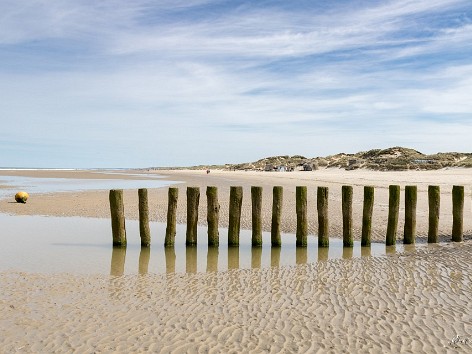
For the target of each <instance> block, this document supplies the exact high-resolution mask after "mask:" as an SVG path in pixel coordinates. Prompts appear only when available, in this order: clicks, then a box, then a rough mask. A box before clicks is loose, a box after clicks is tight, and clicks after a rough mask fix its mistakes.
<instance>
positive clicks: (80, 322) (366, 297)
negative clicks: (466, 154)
mask: <svg viewBox="0 0 472 354" xmlns="http://www.w3.org/2000/svg"><path fill="white" fill-rule="evenodd" d="M318 172H319V173H318ZM31 173H34V172H31ZM165 174H167V175H168V178H169V179H171V180H180V181H184V182H186V183H187V184H181V185H179V186H180V188H181V190H180V204H179V220H180V221H181V222H182V221H184V220H185V212H184V210H185V208H184V206H185V204H184V202H185V198H184V196H185V186H186V185H197V186H201V187H202V188H203V187H204V186H206V185H217V186H219V187H220V200H221V212H222V216H221V223H222V226H224V225H225V223H227V199H228V194H229V186H230V185H242V186H243V187H244V192H245V199H244V200H245V203H249V201H250V198H249V195H250V194H249V188H250V186H251V185H261V186H263V187H264V191H265V192H264V227H265V228H266V229H267V228H268V225H270V224H269V223H270V210H271V192H272V186H273V185H282V186H284V194H285V195H284V197H285V199H284V212H283V215H284V219H283V228H284V230H289V231H288V232H293V229H292V227H293V225H294V220H293V219H294V216H295V212H294V197H293V195H294V191H295V186H296V185H307V186H308V190H309V196H310V197H309V213H310V217H311V219H310V232H311V233H313V234H314V233H316V216H315V213H316V211H315V210H316V209H315V201H316V186H319V185H323V186H328V187H329V188H330V217H331V228H330V231H331V233H332V236H335V237H336V236H338V237H339V236H340V235H341V232H340V230H341V228H340V227H342V225H341V224H340V217H341V211H340V200H341V199H340V190H341V185H342V184H351V185H354V188H355V189H354V200H355V208H354V218H355V220H356V222H357V223H358V222H359V220H357V219H359V215H360V214H359V213H361V212H362V210H361V209H360V210H358V209H359V206H360V205H362V186H363V185H367V184H371V185H375V186H376V187H377V189H376V207H375V210H374V215H375V222H374V225H376V229H375V233H374V235H375V239H378V240H381V241H384V234H383V232H384V226H382V225H383V224H384V221H385V220H386V210H387V207H388V202H387V201H388V191H387V186H388V185H389V184H400V185H401V186H402V187H404V185H406V184H416V185H418V188H419V193H418V231H419V233H420V235H421V234H422V233H424V227H425V225H426V222H427V206H426V207H425V205H424V204H422V203H425V201H426V200H427V199H426V198H425V191H426V188H427V185H428V184H438V185H440V186H441V189H442V194H441V197H442V202H441V211H442V214H441V219H440V228H441V232H442V233H443V238H444V239H449V238H450V237H449V236H448V235H449V234H450V227H451V221H452V216H451V212H450V208H451V203H450V199H451V197H450V196H451V195H450V193H451V191H450V190H451V188H450V187H452V185H453V184H462V185H466V186H467V187H466V195H467V197H466V198H467V199H466V203H465V210H464V212H465V215H466V217H465V222H466V224H465V225H466V228H465V229H466V234H467V235H469V234H470V231H469V230H470V229H471V226H470V222H471V220H470V219H471V218H470V215H471V214H470V213H471V209H470V187H468V186H469V184H468V183H470V181H471V180H472V179H471V178H470V177H471V176H472V171H470V172H469V171H468V170H451V171H434V172H424V173H423V172H421V173H419V172H418V173H417V172H405V173H382V172H372V173H371V172H366V171H351V172H345V171H339V170H336V171H316V172H313V173H302V172H296V173H295V172H294V173H293V174H292V173H256V172H217V171H212V172H211V173H210V175H206V174H205V173H204V172H202V171H197V172H195V171H192V172H187V171H175V172H174V171H172V172H165ZM72 175H73V176H74V177H73V178H77V177H78V176H80V172H76V173H73V174H72ZM166 193H167V188H163V189H162V190H152V191H150V198H151V199H150V200H151V201H152V202H151V203H150V207H151V210H152V212H153V218H154V220H163V217H164V216H165V209H166V205H167V197H166ZM136 194H137V192H136V191H128V192H126V193H125V203H126V212H127V217H128V218H133V217H136V216H137V195H136ZM204 199H205V198H204V190H202V203H201V209H202V210H201V211H202V213H201V216H200V220H202V221H203V222H204V220H205V217H204V211H205V209H206V206H205V204H204ZM402 202H403V198H402ZM248 205H249V204H246V206H245V208H244V209H245V210H246V211H247V213H244V214H243V220H242V222H243V227H244V228H250V223H249V222H250V208H248V207H247V206H248ZM108 207H109V206H108V192H107V191H103V192H85V193H82V192H74V193H61V194H55V195H37V196H36V195H34V196H31V199H30V200H29V201H28V203H27V204H25V205H22V204H16V203H9V202H8V201H6V200H1V201H0V211H1V212H3V213H11V214H13V213H16V214H25V215H58V216H73V215H76V216H90V217H92V216H95V217H106V218H108V217H109V210H108ZM292 207H293V209H292ZM290 210H293V212H290V213H289V212H288V211H290ZM424 213H426V218H424V216H425V215H424ZM423 218H424V219H425V220H423ZM385 224H386V223H385ZM355 225H356V224H355ZM356 228H357V229H356V232H355V235H356V238H357V239H358V236H359V224H357V226H356ZM401 230H402V219H401V220H400V223H399V233H398V239H401ZM12 236H13V235H3V236H2V237H12ZM420 240H421V238H420ZM154 242H157V241H156V240H155V241H154ZM471 242H472V241H469V240H468V241H465V242H463V243H451V242H449V243H447V244H442V245H438V246H432V247H424V245H421V246H417V247H416V248H415V249H413V250H410V251H408V252H403V253H396V252H393V253H390V254H388V255H387V256H383V257H374V256H365V257H358V258H350V257H344V258H340V259H328V260H321V261H320V260H318V261H315V262H308V263H303V262H300V263H301V264H296V265H288V266H287V265H280V266H274V267H265V268H264V267H263V268H258V267H255V268H251V269H230V270H225V271H221V272H215V271H209V272H204V273H184V274H181V273H168V274H156V273H152V272H151V271H150V272H148V273H147V274H145V273H146V272H141V274H132V275H118V274H119V273H118V274H117V275H111V276H107V275H87V274H86V275H78V274H71V273H63V272H61V269H58V270H57V272H55V273H54V274H44V273H38V272H21V271H18V270H15V269H12V270H8V271H6V270H3V271H2V272H1V273H0V288H1V289H2V292H1V293H0V310H1V313H2V316H1V317H2V318H1V319H0V322H1V325H0V338H1V341H2V344H1V347H2V351H4V352H9V353H10V352H21V353H23V352H26V353H37V352H69V351H72V350H75V351H78V352H91V353H92V352H96V353H109V352H121V353H125V352H137V353H139V352H147V351H149V352H163V353H167V352H175V353H185V352H190V353H240V352H252V353H260V352H272V353H279V352H310V353H312V352H314V353H316V352H320V353H326V352H332V353H340V352H345V353H352V352H374V353H379V352H382V353H398V352H402V353H403V352H405V353H407V352H410V353H445V352H451V353H455V352H464V353H466V352H470V351H471V350H472V306H471V301H472V283H471V274H472V264H471V262H470V259H471V256H472V243H471ZM18 257H21V250H20V249H19V251H18ZM151 257H152V255H151ZM457 335H458V336H459V339H458V340H456V341H455V343H451V342H450V341H451V340H452V339H453V338H454V337H455V336H457ZM460 340H468V343H464V341H462V342H461V341H460Z"/></svg>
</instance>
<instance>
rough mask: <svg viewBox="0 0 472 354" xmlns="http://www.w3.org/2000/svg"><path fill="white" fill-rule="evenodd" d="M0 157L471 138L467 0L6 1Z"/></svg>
mask: <svg viewBox="0 0 472 354" xmlns="http://www.w3.org/2000/svg"><path fill="white" fill-rule="evenodd" d="M0 125H1V129H0V151H1V153H0V167H38V168H108V167H123V168H126V167H151V166H190V165H199V164H224V163H239V162H249V161H254V160H257V159H260V158H263V157H267V156H274V155H296V154H298V155H304V156H307V157H316V156H326V155H330V154H335V153H339V152H345V153H355V152H358V151H365V150H370V149H373V148H386V147H391V146H405V147H410V148H414V149H417V150H419V151H421V152H423V153H436V152H439V151H441V152H446V151H460V152H471V148H470V146H471V141H472V1H471V0H383V1H380V0H377V1H373V0H357V1H354V0H332V1H324V0H299V1H297V0H293V1H286V0H284V1H270V0H260V1H238V0H229V1H225V0H156V1H150V0H134V1H128V0H114V1H110V0H101V1H89V0H54V1H50V0H1V1H0Z"/></svg>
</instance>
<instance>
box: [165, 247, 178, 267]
mask: <svg viewBox="0 0 472 354" xmlns="http://www.w3.org/2000/svg"><path fill="white" fill-rule="evenodd" d="M164 253H165V258H166V273H175V258H176V257H175V249H174V247H164Z"/></svg>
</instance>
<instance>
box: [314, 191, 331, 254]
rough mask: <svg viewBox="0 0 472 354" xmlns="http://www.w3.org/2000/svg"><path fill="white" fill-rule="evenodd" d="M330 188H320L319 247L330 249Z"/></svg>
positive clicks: (318, 207) (317, 203)
mask: <svg viewBox="0 0 472 354" xmlns="http://www.w3.org/2000/svg"><path fill="white" fill-rule="evenodd" d="M328 193H329V190H328V187H318V191H317V201H316V205H317V209H318V247H329V233H328V232H329V216H328Z"/></svg>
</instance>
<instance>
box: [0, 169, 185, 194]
mask: <svg viewBox="0 0 472 354" xmlns="http://www.w3.org/2000/svg"><path fill="white" fill-rule="evenodd" d="M101 174H117V173H111V172H109V173H101ZM126 176H127V177H128V175H126ZM130 176H133V177H135V178H136V179H75V178H42V177H24V176H0V185H1V186H2V188H0V199H3V198H9V197H10V198H12V199H13V196H14V195H15V193H16V192H17V191H19V190H26V191H28V193H29V194H30V195H33V194H40V193H57V192H74V191H87V190H109V189H138V188H162V187H166V186H170V185H173V184H175V183H179V182H177V181H163V180H162V176H157V175H139V174H133V175H130ZM144 176H148V178H146V179H142V178H140V177H144Z"/></svg>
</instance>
